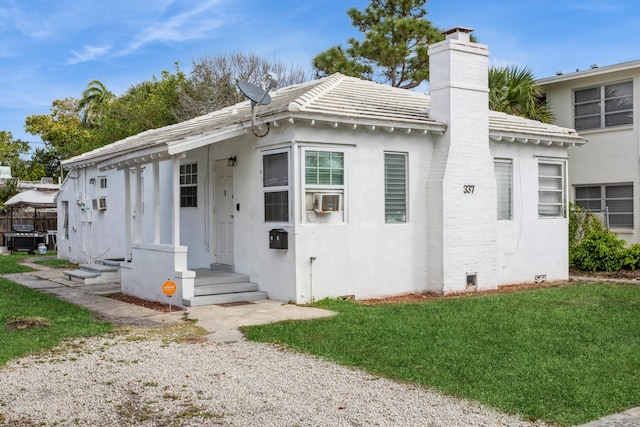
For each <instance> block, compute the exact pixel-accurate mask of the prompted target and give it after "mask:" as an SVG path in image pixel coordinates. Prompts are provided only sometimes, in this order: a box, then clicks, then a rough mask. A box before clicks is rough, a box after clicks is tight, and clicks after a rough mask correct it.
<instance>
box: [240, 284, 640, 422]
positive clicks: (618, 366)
mask: <svg viewBox="0 0 640 427" xmlns="http://www.w3.org/2000/svg"><path fill="white" fill-rule="evenodd" d="M318 305H319V306H320V307H323V308H327V309H331V310H335V311H338V312H339V313H340V314H339V315H338V316H337V317H335V318H330V319H321V320H315V321H305V322H293V321H291V322H283V323H279V324H272V325H265V326H256V327H247V328H243V330H244V332H245V334H246V335H247V337H248V338H249V339H251V340H255V341H266V342H276V343H282V344H284V345H287V346H289V347H291V348H294V349H298V350H302V351H305V352H309V353H312V354H317V355H320V356H323V357H326V358H328V359H330V360H333V361H336V362H338V363H342V364H345V365H348V366H356V367H360V368H363V369H365V370H367V371H369V372H371V373H373V374H376V375H382V376H387V377H391V378H396V379H399V380H403V381H410V382H414V383H417V384H420V385H423V386H426V387H430V388H435V389H439V390H441V391H443V392H445V393H447V394H452V395H456V396H462V397H466V398H470V399H473V400H477V401H480V402H483V403H486V404H488V405H491V406H494V407H496V408H499V409H502V410H504V411H507V412H510V413H519V414H522V415H523V416H525V417H527V418H530V419H542V420H546V421H550V422H556V423H561V424H578V423H583V422H587V421H589V420H592V419H596V418H599V417H601V416H603V415H605V414H609V413H613V412H618V411H621V410H624V409H626V408H629V407H633V406H638V405H640V315H639V314H640V287H639V286H634V285H621V284H618V285H615V284H586V285H567V286H563V287H556V288H546V289H538V290H531V291H522V292H517V293H509V294H490V295H476V296H469V297H465V298H446V299H437V300H432V301H429V302H422V303H413V304H394V305H381V306H365V305H360V304H357V303H354V302H350V301H333V300H324V301H321V302H319V303H318Z"/></svg>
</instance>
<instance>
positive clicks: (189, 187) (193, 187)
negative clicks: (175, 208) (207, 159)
mask: <svg viewBox="0 0 640 427" xmlns="http://www.w3.org/2000/svg"><path fill="white" fill-rule="evenodd" d="M180 207H181V208H195V207H198V164H197V163H187V164H184V165H180Z"/></svg>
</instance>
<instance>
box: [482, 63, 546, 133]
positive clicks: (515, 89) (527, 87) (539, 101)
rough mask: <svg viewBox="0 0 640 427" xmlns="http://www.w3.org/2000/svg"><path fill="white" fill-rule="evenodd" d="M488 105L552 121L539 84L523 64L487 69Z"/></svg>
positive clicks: (532, 117)
mask: <svg viewBox="0 0 640 427" xmlns="http://www.w3.org/2000/svg"><path fill="white" fill-rule="evenodd" d="M489 108H490V109H492V110H494V111H500V112H503V113H507V114H513V115H516V116H521V117H526V118H528V119H532V120H539V121H541V122H543V123H551V122H552V121H553V114H552V113H551V108H550V106H549V104H548V103H547V100H546V98H545V97H544V93H543V91H542V88H541V87H540V86H538V85H537V84H536V82H535V78H534V77H533V73H532V72H531V70H529V69H528V68H526V67H524V68H518V67H517V66H511V67H492V68H491V69H490V70H489Z"/></svg>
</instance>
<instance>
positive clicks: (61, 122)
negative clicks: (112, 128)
mask: <svg viewBox="0 0 640 427" xmlns="http://www.w3.org/2000/svg"><path fill="white" fill-rule="evenodd" d="M78 111H79V110H78V100H77V99H75V98H66V99H63V100H59V99H57V100H55V101H53V103H52V107H51V114H49V115H45V114H40V115H31V116H28V117H27V119H26V122H25V129H26V131H27V132H28V133H30V134H32V135H39V136H40V138H41V139H42V140H43V141H44V142H45V144H49V145H50V147H51V148H52V149H53V150H55V152H56V153H57V154H58V155H59V156H60V158H61V159H67V158H69V157H72V156H75V155H77V154H81V153H84V152H86V151H89V150H92V149H94V148H96V145H95V142H94V140H93V139H92V133H91V131H90V130H89V129H88V128H87V127H86V126H84V124H83V123H82V120H81V119H80V116H79V115H78Z"/></svg>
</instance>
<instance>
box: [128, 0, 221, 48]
mask: <svg viewBox="0 0 640 427" xmlns="http://www.w3.org/2000/svg"><path fill="white" fill-rule="evenodd" d="M219 3H221V0H212V1H209V2H207V3H204V4H203V5H201V6H200V7H198V8H196V9H193V10H190V11H187V12H183V13H180V14H177V15H175V16H172V17H170V18H169V19H167V20H166V21H164V22H153V23H150V24H148V25H147V26H146V28H144V29H143V30H142V31H140V32H139V34H138V36H137V37H136V38H135V39H134V40H133V41H132V42H131V43H130V44H129V45H128V46H127V47H126V48H124V49H123V50H122V51H121V52H120V53H121V55H127V54H130V53H133V52H135V51H137V50H139V49H140V48H142V47H143V46H145V45H147V44H150V43H155V42H161V43H167V42H182V41H187V40H198V39H202V38H205V37H208V36H210V35H211V33H212V31H213V30H215V29H217V28H220V27H222V26H223V25H225V24H226V21H225V20H224V19H223V18H221V17H216V16H212V15H213V13H214V10H213V7H214V6H217V5H218V4H219Z"/></svg>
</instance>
